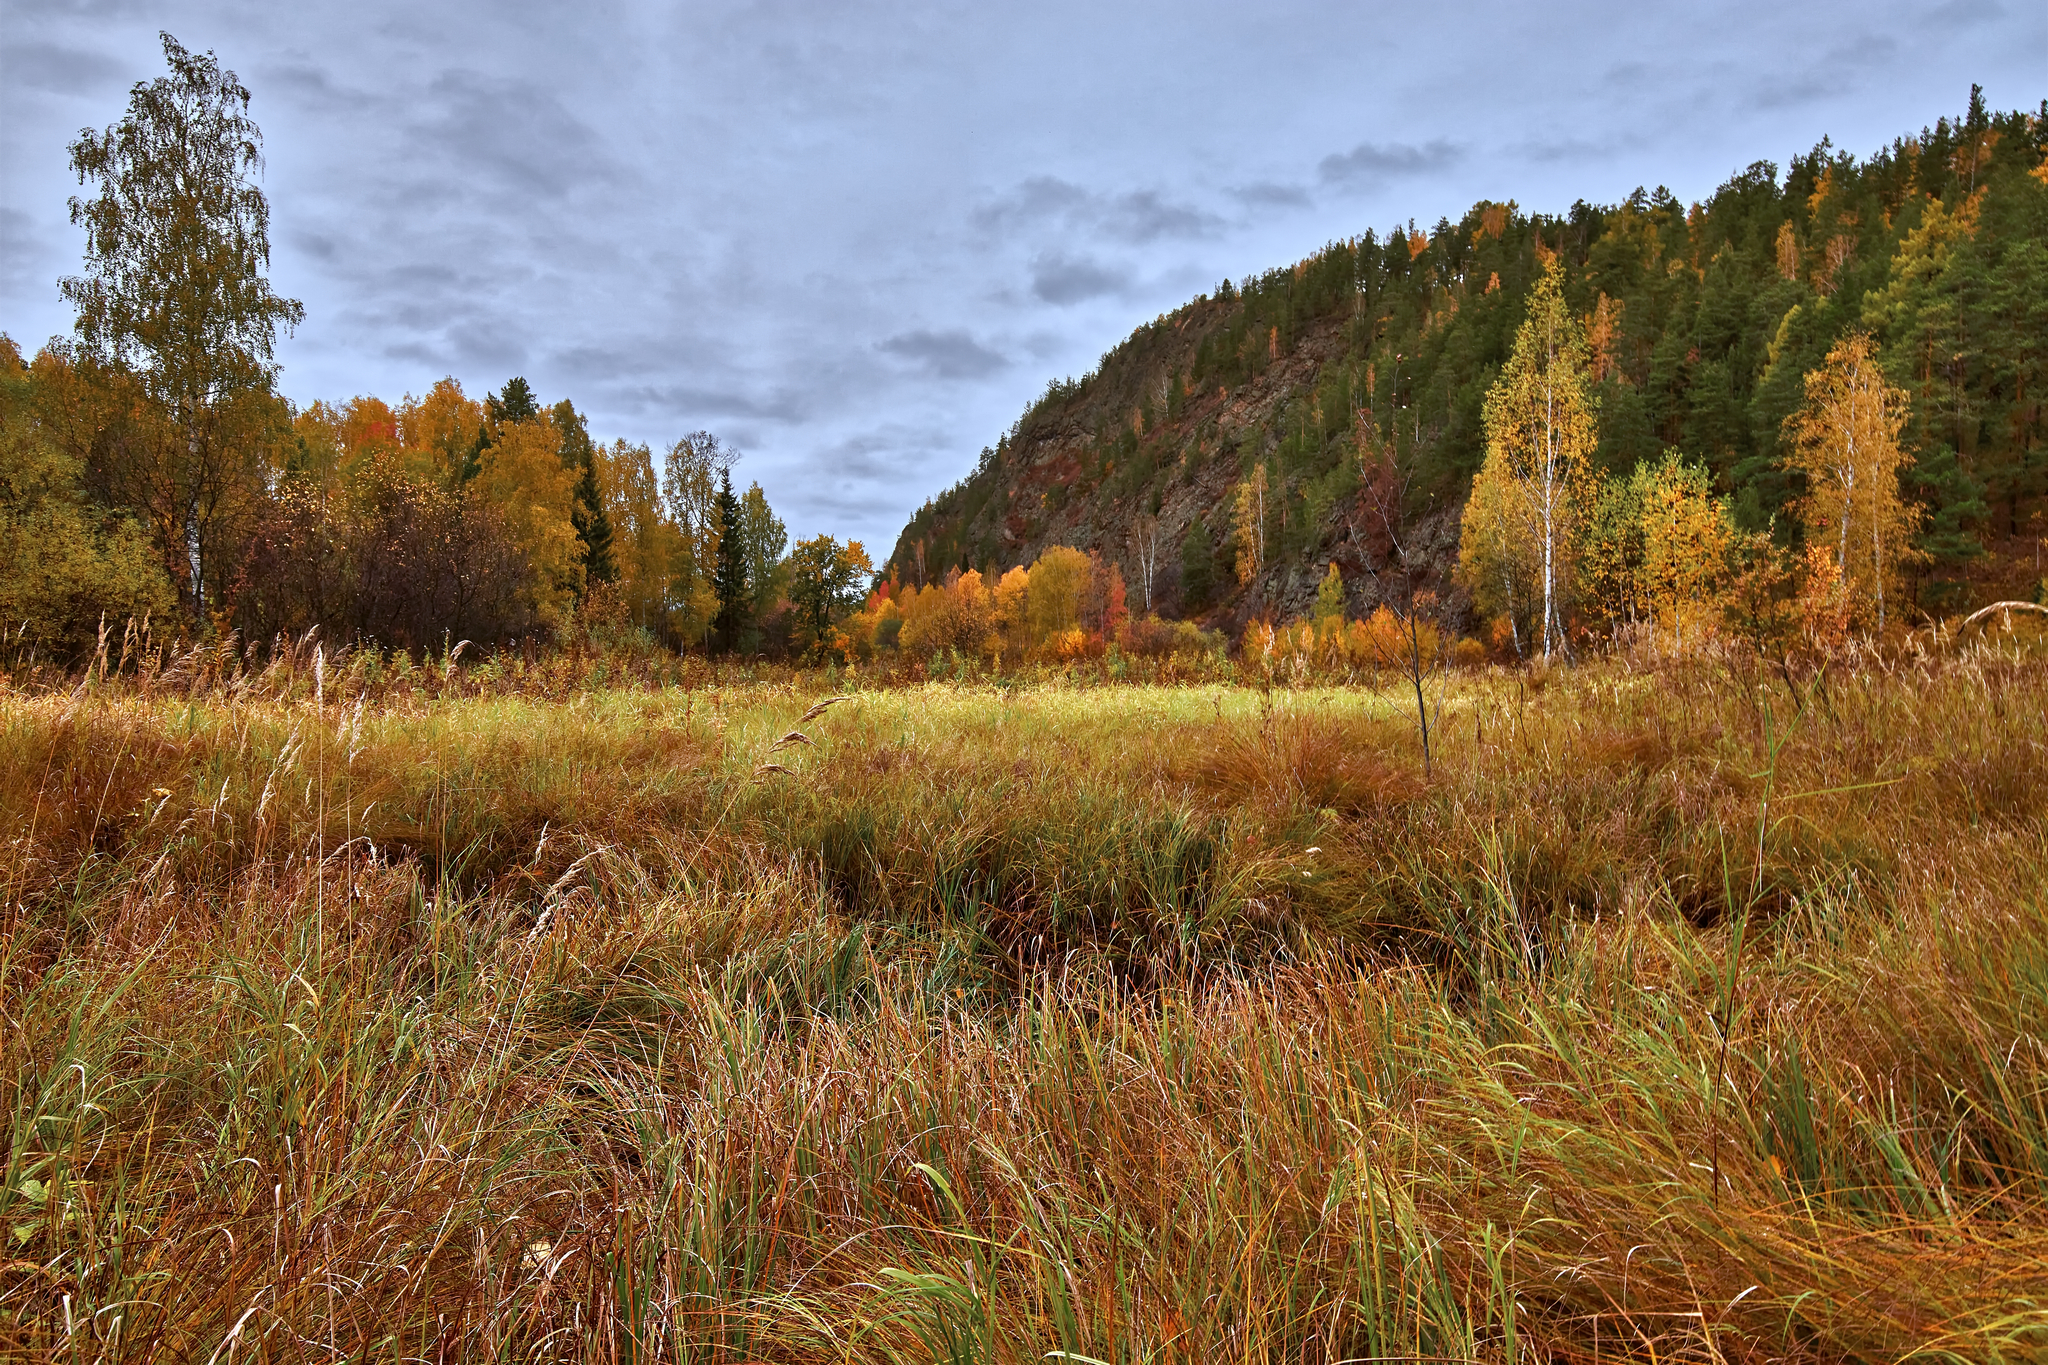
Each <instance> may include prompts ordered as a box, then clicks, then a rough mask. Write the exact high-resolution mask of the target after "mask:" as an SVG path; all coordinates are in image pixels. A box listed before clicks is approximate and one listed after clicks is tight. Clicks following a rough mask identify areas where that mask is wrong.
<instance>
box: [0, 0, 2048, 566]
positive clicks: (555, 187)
mask: <svg viewBox="0 0 2048 1365" xmlns="http://www.w3.org/2000/svg"><path fill="white" fill-rule="evenodd" d="M160 30H167V31H169V32H170V33H172V34H173V35H174V36H175V37H177V39H178V40H179V41H180V42H182V43H183V44H184V45H185V46H186V47H188V48H190V49H193V50H195V51H196V50H206V49H210V50H212V51H213V52H215V53H216V54H217V55H218V56H219V58H220V60H221V61H222V63H223V64H224V65H226V66H227V67H229V68H231V69H232V70H234V71H235V72H236V73H237V74H238V75H239V76H240V77H241V79H242V81H243V83H244V84H245V85H246V86H248V88H249V89H250V91H251V92H252V93H253V96H254V99H253V102H252V104H251V113H252V115H253V116H254V118H255V119H256V121H257V122H258V123H259V124H260V125H261V127H262V129H263V134H264V143H265V146H264V151H265V156H266V163H267V164H266V169H265V172H264V177H263V180H262V186H263V189H264V190H265V192H266V193H267V195H268V196H269V200H270V206H271V233H272V258H271V280H272V285H273V287H274V288H275V289H276V290H277V291H278V292H279V293H281V294H284V295H287V296H290V297H294V298H298V299H301V300H303V301H304V302H305V305H306V318H305V322H304V324H303V326H301V327H300V328H299V329H298V331H297V333H296V334H295V335H294V336H292V337H291V338H289V339H288V340H285V341H284V342H282V344H281V345H280V347H279V359H280V361H281V362H282V366H283V368H282V372H281V376H280V384H281V387H282V388H283V390H284V392H285V393H286V394H287V395H288V396H289V397H290V398H291V399H292V400H293V401H294V402H296V403H300V404H306V403H310V402H312V401H313V400H315V399H323V398H324V399H327V400H330V401H338V400H343V399H347V398H349V397H351V396H354V395H356V394H365V393H367V394H375V395H377V396H379V397H381V398H384V399H386V400H387V401H392V402H396V401H397V400H398V399H400V398H401V397H402V396H403V395H404V394H406V393H407V392H412V393H424V392H425V391H426V390H427V388H428V387H430V386H431V385H432V384H433V383H434V382H435V381H436V380H438V379H440V378H441V377H443V376H444V375H453V376H454V377H455V378H456V379H458V380H460V381H461V383H462V385H463V386H464V388H465V389H466V390H467V391H468V392H469V393H471V394H472V395H473V396H477V397H481V396H483V394H484V393H485V392H486V391H487V390H495V389H498V388H500V387H501V386H502V385H503V384H504V382H505V380H506V379H508V378H510V377H511V376H513V375H522V376H524V377H525V378H526V379H527V380H528V382H529V383H531V384H532V386H533V387H534V389H535V390H536V392H537V393H538V394H539V395H540V397H541V398H542V400H543V401H546V402H553V401H555V400H557V399H559V398H562V397H568V398H571V399H573V400H574V401H575V403H576V405H577V407H578V409H579V410H581V411H583V412H584V413H586V414H587V415H588V416H589V419H590V427H591V434H592V435H593V436H596V437H597V438H598V439H600V440H605V441H609V440H611V439H614V438H624V439H627V440H631V441H645V442H647V443H649V444H651V445H653V446H654V447H655V448H656V450H657V452H658V451H659V450H660V449H661V448H662V447H664V446H666V445H667V444H668V443H669V442H671V441H673V440H675V439H676V438H677V437H679V436H681V435H683V434H684V433H686V432H690V431H695V430H699V429H709V430H711V431H713V432H716V433H717V434H718V435H719V436H721V437H722V438H723V439H725V440H726V441H727V442H729V443H731V444H734V445H737V446H738V447H739V448H740V449H741V450H742V451H743V452H745V456H744V459H743V460H742V462H741V464H740V466H739V468H738V470H737V471H736V473H737V475H738V477H739V478H740V479H741V480H742V481H744V480H748V479H754V480H758V481H759V482H760V483H761V485H762V487H763V488H764V490H765V491H766V492H767V494H768V498H769V501H770V503H771V504H772V505H773V506H774V507H775V509H776V510H777V512H778V513H780V514H781V515H782V517H783V518H784V520H785V521H786V522H787V523H788V526H789V529H790V531H791V532H792V534H793V535H796V536H809V535H814V534H817V533H819V532H830V533H832V534H834V535H837V536H839V537H841V538H842V539H845V538H854V539H860V540H863V541H865V542H866V543H867V545H868V547H869V549H870V550H871V551H872V552H874V553H875V554H876V556H877V558H880V557H881V556H884V555H886V554H887V553H888V550H889V547H890V546H892V545H893V544H894V541H895V537H896V534H897V532H898V531H899V530H900V529H901V528H902V525H903V523H904V522H905V521H906V520H907V519H908V517H909V516H910V514H911V513H912V512H913V511H915V509H916V508H917V506H918V505H919V504H920V503H922V502H924V501H925V500H926V499H927V498H929V497H930V496H932V495H933V494H935V493H937V492H939V491H940V490H941V489H943V488H945V487H946V486H947V485H949V484H951V483H953V482H954V481H955V480H957V479H958V478H960V477H961V476H962V475H964V474H966V473H967V472H969V471H970V470H971V469H972V468H973V466H974V462H975V459H976V457H977V455H978V454H979V452H980V450H981V448H982V447H983V446H985V445H991V444H994V442H995V441H996V439H997V438H998V437H999V436H1000V435H1001V434H1002V433H1003V432H1004V431H1005V430H1007V429H1008V427H1009V426H1010V424H1011V423H1012V422H1014V421H1015V420H1016V418H1017V416H1018V415H1019V414H1020V413H1021V412H1022V411H1023V410H1024V408H1025V407H1026V406H1028V405H1029V403H1030V402H1031V401H1032V400H1033V399H1034V398H1035V397H1036V396H1037V395H1038V394H1039V393H1041V392H1042V391H1043V390H1044V388H1045V386H1046V383H1047V381H1048V380H1050V379H1053V378H1056V377H1061V376H1066V375H1079V374H1082V373H1084V372H1086V371H1087V370H1089V369H1090V368H1092V367H1093V366H1094V364H1095V362H1096V360H1097V359H1098V358H1099V357H1100V356H1101V355H1102V353H1103V352H1104V351H1106V350H1108V349H1109V348H1110V347H1112V346H1114V345H1115V344H1116V343H1117V342H1118V341H1119V340H1121V339H1122V338H1123V337H1124V336H1125V335H1126V334H1127V333H1129V331H1130V330H1131V329H1132V328H1133V327H1135V326H1137V325H1139V324H1140V323H1143V322H1146V321H1149V320H1151V319H1152V318H1153V317H1155V316H1157V315H1158V314H1160V313H1163V312H1167V311H1170V310H1171V309H1173V308H1174V307H1176V306H1177V305H1179V304H1181V303H1183V302H1185V301H1186V300H1188V299H1189V298H1191V297H1193V296H1194V295H1195V294H1197V293H1201V292H1205V291H1208V290H1212V289H1213V288H1214V287H1215V286H1216V284H1217V283H1218V282H1219V281H1221V280H1223V279H1225V278H1239V277H1242V276H1243V275H1246V274H1250V273H1256V272H1258V271H1261V270H1265V269H1269V268H1272V267H1275V266H1284V265H1288V264H1291V263H1293V262H1294V261H1296V260H1298V259H1300V258H1302V257H1304V256H1306V255H1308V254H1309V253H1311V252H1313V251H1314V250H1316V249H1317V248H1318V247H1320V246H1321V245H1323V244H1324V243H1325V242H1328V241H1331V240H1334V239H1338V238H1344V237H1350V236H1355V235H1358V234H1361V233H1363V232H1364V231H1365V230H1366V229H1367V228H1373V229H1376V230H1378V231H1380V232H1382V233H1384V232H1386V231H1387V230H1388V229H1389V228H1391V227H1393V226H1395V225H1397V224H1402V223H1405V222H1407V221H1408V220H1410V219H1413V220H1416V221H1417V222H1418V223H1419V224H1421V225H1422V226H1423V227H1424V228H1425V229H1426V228H1427V227H1428V225H1430V224H1433V223H1434V222H1436V220H1437V219H1438V218H1439V217H1443V216H1448V217H1450V218H1452V219H1456V218H1457V217H1458V216H1459V215H1460V214H1462V213H1463V211H1464V210H1465V209H1466V208H1467V207H1469V206H1470V205H1471V204H1472V203H1473V202H1474V201H1476V200H1478V199H1482V198H1486V199H1497V200H1505V199H1511V200H1514V201H1515V202H1517V203H1519V204H1520V205H1521V206H1522V207H1523V208H1524V209H1527V210H1530V211H1537V212H1561V211H1563V210H1565V209H1567V208H1569V206H1570V205H1571V204H1572V202H1573V201H1574V200H1577V199H1582V198H1583V199H1586V200H1588V201H1591V202H1594V203H1612V202H1615V201H1617V200H1619V199H1622V198H1624V197H1626V196H1627V195H1628V193H1629V192H1630V191H1631V190H1633V189H1634V188H1635V187H1637V186H1638V185H1641V186H1646V187H1650V188H1654V187H1656V186H1657V185H1660V184H1661V185H1665V186H1668V187H1669V188H1670V189H1671V190H1672V192H1674V193H1675V194H1677V195H1678V196H1679V197H1680V198H1681V199H1683V200H1687V201H1691V200H1694V199H1698V198H1702V197H1704V196H1706V195H1708V194H1710V193H1711V192H1712V190H1713V189H1714V187H1715V186H1716V185H1717V184H1719V183H1721V182H1722V181H1723V180H1725V179H1726V178H1727V177H1728V176H1729V175H1730V174H1731V173H1733V172H1735V171H1737V170H1739V169H1741V168H1742V167H1745V166H1747V165H1749V164H1750V163H1752V162H1754V161H1758V160H1763V159H1768V160H1772V161H1775V162H1777V163H1778V164H1780V165H1781V166H1782V165H1783V164H1784V163H1785V162H1786V161H1787V160H1788V159H1789V158H1790V157H1791V156H1793V155H1795V154H1798V153H1802V152H1805V151H1807V150H1809V149H1811V148H1812V147H1813V146H1814V144H1815V143H1817V142H1818V141H1819V140H1820V139H1821V138H1822V137H1823V136H1829V137H1832V139H1833V140H1834V143H1835V145H1836V146H1838V147H1841V148H1845V149H1847V150H1849V151H1852V152H1856V153H1858V154H1864V153H1868V152H1870V151H1872V150H1875V149H1876V148H1878V147H1880V146H1882V145H1884V144H1886V143H1888V142H1890V141H1891V139H1892V138H1894V137H1896V136H1899V135H1900V134H1904V133H1908V132H1912V131H1915V130H1917V129H1919V128H1921V127H1923V126H1925V125H1927V124H1931V123H1932V122H1933V121H1934V120H1935V119H1936V118H1938V117H1940V116H1942V115H1944V114H1948V115H1955V114H1958V113H1960V112H1961V110H1962V109H1963V107H1964V104H1965V103H1966V101H1967V99H1968V95H1969V88H1970V84H1971V82H1973V81H1975V82H1978V83H1981V84H1982V85H1983V86H1984V89H1985V95H1986V98H1987V99H1988V100H1989V101H1990V102H1991V104H1992V106H1993V107H1994V108H2000V109H2012V108H2022V107H2024V108H2034V107H2036V106H2037V105H2038V104H2039V103H2040V102H2041V100H2042V99H2043V98H2044V97H2048V5H2044V4H2043V3H2041V0H1945V2H1937V0H1913V2H1912V3H1894V2H1893V0H1859V2H1858V3H1792V4H1788V3H1785V2H1784V0H1769V2H1767V3H1754V2H1752V0H1735V2H1733V3H1713V2H1712V0H1698V2H1696V3H1691V4H1686V5H1663V4H1645V3H1642V2H1641V0H1634V2H1633V3H1582V2H1580V0H1553V3H1547V4H1543V5H1531V4H1527V3H1518V4H1505V3H1478V2H1477V0H1438V3H1435V4H1430V5H1405V6H1399V5H1388V4H1378V5H1356V4H1354V5H1339V4H1314V3H1289V0H1267V3H1263V4H1254V5H1247V4H1243V3H1230V4H1224V3H1210V0H1176V3H1172V4H1164V3H1130V4H1106V3H1102V2H1101V0H1096V2H1095V3H1088V4H1077V3H1066V2H1065V0H1038V2H1037V3H1030V4H998V3H981V4H970V3H932V2H930V0H889V2H888V3H870V2H869V0H838V2H837V3H830V4H827V3H820V2H818V0H812V2H811V3H791V2H788V0H763V2H762V3H726V2H724V0H701V2H700V3H690V4H680V5H661V4H648V3H622V2H621V0H585V3H582V4H578V5H563V4H538V3H494V4H483V3H475V0H451V2H450V3H442V4H425V3H421V0H407V2H404V3H391V2H390V0H352V2H351V3H349V4H346V5H340V4H326V3H294V4H289V5H280V4H276V3H260V4H250V3H236V2H234V0H184V2H180V3H146V2H145V0H0V331H4V332H6V333H8V334H9V335H11V336H13V337H14V338H15V339H16V340H17V341H18V342H20V343H21V344H22V345H23V347H24V349H31V350H32V349H33V348H34V347H35V346H37V345H39V344H41V342H42V341H43V340H44V339H45V338H47V337H50V336H52V335H59V334H68V333H69V331H70V328H71V316H70V313H69V312H68V310H67V309H66V307H65V305H64V303H63V300H62V298H61V297H60V295H59V293H58V289H57V281H58V279H59V278H60V277H61V276H63V275H66V274H73V273H76V272H77V271H78V270H79V269H80V265H81V250H82V244H83V237H82V234H81V232H80V230H79V229H78V228H76V227H74V226H72V225H71V223H70V220H69V213H68V210H67V207H66V202H67V199H68V197H69V196H71V195H73V194H76V193H79V192H80V190H79V186H78V184H77V181H76V179H75V178H74V177H73V176H72V174H71V172H70V170H69V167H68V164H67V150H66V148H67V145H68V143H69V142H70V141H71V140H72V139H73V138H75V137H76V136H77V135H78V132H79V130H80V129H82V128H86V127H103V126H105V125H108V124H111V123H113V122H115V121H116V120H118V119H119V118H120V116H121V114H122V112H123V110H124V108H125V106H126V97H127V91H128V89H129V87H130V86H131V85H132V84H133V83H134V82H136V81H138V80H146V79H150V78H153V77H155V76H157V75H160V74H162V73H163V71H164V69H165V68H164V63H163V58H162V53H161V48H160V46H159V44H158V40H157V33H158V32H159V31H160Z"/></svg>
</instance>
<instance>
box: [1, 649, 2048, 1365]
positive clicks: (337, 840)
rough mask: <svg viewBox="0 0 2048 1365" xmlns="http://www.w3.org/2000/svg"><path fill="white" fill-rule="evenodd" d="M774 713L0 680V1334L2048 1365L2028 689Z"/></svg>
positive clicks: (2046, 1176) (752, 696)
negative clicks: (31, 689)
mask: <svg viewBox="0 0 2048 1365" xmlns="http://www.w3.org/2000/svg"><path fill="white" fill-rule="evenodd" d="M695 681H696V682H698V683H699V684H705V680H704V679H702V678H697V679H696V680H695ZM828 686H834V687H837V688H838V689H839V690H842V691H843V690H844V684H843V683H842V684H830V683H828V682H827V680H824V679H812V680H805V679H802V678H794V679H788V680H783V681H775V682H736V683H729V684H728V685H725V686H715V685H708V684H705V685H698V686H695V687H692V688H689V689H684V688H679V687H663V688H644V687H643V688H637V689H631V690H608V691H602V690H601V691H590V692H578V693H574V694H571V695H568V696H566V697H557V698H555V699H535V698H529V697H523V696H520V695H515V694H511V693H509V692H501V693H496V694H488V695H480V696H467V697H449V698H440V699H434V698H427V697H422V696H417V695H413V694H410V693H406V694H397V693H394V694H391V695H388V696H382V697H381V698H380V699H374V700H369V701H360V700H358V699H356V698H354V697H352V696H351V695H349V694H348V693H347V692H346V691H345V690H344V689H342V688H341V687H339V686H333V685H330V683H329V682H327V681H325V680H323V681H322V682H321V683H320V684H319V686H318V695H317V696H316V695H315V685H314V683H313V680H312V678H311V675H310V672H309V671H307V670H303V669H301V670H299V672H298V673H297V674H296V675H293V676H286V677H283V678H282V680H280V678H279V677H277V676H275V675H273V676H272V677H269V678H267V679H265V680H264V681H263V685H262V686H251V687H239V688H238V687H229V686H208V687H199V688H193V687H187V688H180V689H171V688H168V687H164V686H150V685H145V684H144V683H137V682H131V681H128V680H124V679H117V680H116V681H114V682H112V683H107V682H104V681H101V682H92V681H90V680H89V681H88V682H86V683H83V684H80V685H79V686H78V687H77V688H76V689H75V690H70V691H49V692H40V693H34V694H31V693H24V692H21V691H13V692H0V840H4V844H0V898H4V899H0V933H4V938H0V1153H4V1171H0V1355H5V1356H8V1357H10V1358H42V1357H51V1358H55V1359H60V1360H78V1361H89V1360H96V1359H110V1360H114V1359H118V1360H161V1361H193V1362H207V1361H216V1362H225V1361H228V1360H246V1361H253V1360H258V1359H266V1360H319V1361H325V1360H342V1359H347V1360H366V1361H368V1360H379V1361H384V1360H388V1361H402V1360H436V1361H439V1360H455V1359H465V1360H469V1359H476V1360H481V1359H505V1360H513V1359H574V1358H584V1359H605V1360H620V1361H624V1360H632V1361H658V1360H688V1361H730V1362H742V1361H755V1360H760V1361H820V1362H822V1361H945V1362H968V1361H1016V1362H1024V1361H1040V1360H1053V1361H1060V1360H1066V1361H1101V1362H1118V1363H1121V1362H1138V1361H1209V1360H1228V1361H1240V1360H1241V1361H1254V1360H1256V1361H1273V1362H1280V1361H1286V1362H1300V1365H1335V1363H1336V1362H1338V1361H1345V1360H1351V1361H1357V1360H1378V1361H1395V1360H1454V1361H1464V1360H1485V1361H1503V1362H1507V1361H1521V1360H1532V1361H1534V1360H1557V1361H1582V1360H1583V1361H1593V1360H1616V1361H1619V1360H1644V1361H1651V1360H1655V1361H1675V1360H1700V1361H1766V1360H1796V1361H1894V1360H1904V1359H1908V1358H1913V1359H1927V1360H1952V1361H1973V1362H1975V1361H2014V1362H2017V1361H2023V1360H2039V1359H2042V1358H2043V1357H2044V1356H2048V879H2044V875H2043V868H2044V866H2048V721H2044V715H2048V662H2044V661H2043V659H2042V657H2041V656H2040V655H2039V654H2038V653H2034V652H2028V651H2027V650H2025V649H2022V648H2020V647H2018V646H2013V645H2010V644H2005V645H2000V644H1998V643H1995V642H1994V643H1993V644H1991V645H1988V646H1981V647H1972V648H1970V649H1968V650H1960V651H1957V650H1951V651H1947V652H1943V653H1940V654H1936V655H1932V656H1929V657H1910V656H1908V657H1900V656H1887V657H1884V658H1876V657H1872V658H1867V659H1862V660H1858V661H1852V662H1849V663H1844V664H1840V665H1838V666H1836V667H1835V668H1833V669H1831V670H1829V671H1828V672H1826V673H1825V674H1823V675H1822V676H1820V677H1818V678H1813V677H1792V678H1789V679H1788V678H1786V677H1784V676H1779V675H1771V674H1767V673H1760V672H1751V671H1749V670H1746V669H1745V668H1744V667H1743V666H1742V665H1741V664H1740V663H1739V662H1729V661H1721V662H1703V663H1690V664H1682V665H1680V664H1671V665H1662V666H1650V665H1645V664H1641V663H1629V662H1626V661H1620V660H1615V661H1607V662H1599V663H1593V664H1589V665H1586V666H1584V667H1581V668H1578V669H1575V670H1571V671H1568V672H1561V673H1556V674H1552V675H1550V676H1549V677H1548V678H1547V679H1544V678H1541V677H1533V678H1532V677H1527V676H1522V675H1517V674H1507V673H1498V672H1496V673H1491V674H1476V675H1470V676H1462V677H1459V678H1456V679H1454V680H1452V681H1451V682H1450V683H1448V684H1447V686H1446V688H1445V691H1444V695H1443V697H1442V709H1441V712H1440V714H1439V715H1438V716H1437V717H1436V724H1435V727H1434V740H1435V743H1434V746H1433V747H1434V752H1433V754H1432V755H1431V760H1432V761H1431V762H1430V764H1429V765H1428V766H1427V767H1425V765H1424V762H1423V755H1422V752H1421V749H1420V746H1419V744H1418V742H1417V739H1416V735H1415V730H1414V726H1413V725H1412V723H1411V722H1410V720H1409V719H1406V718H1404V714H1403V713H1402V712H1401V710H1400V709H1399V705H1398V701H1397V700H1396V699H1397V698H1398V695H1399V694H1398V693H1397V692H1396V691H1395V690H1394V689H1393V688H1392V687H1389V688H1388V689H1387V691H1386V692H1385V693H1384V694H1377V693H1374V692H1372V691H1370V690H1366V689H1331V690H1322V691H1316V690H1303V691H1274V692H1270V693H1266V692H1261V691H1257V690H1252V689H1244V688H1230V687H1223V686H1183V687H1140V686H1123V687H1076V686H1068V685H1062V684H1060V683H1058V682H1056V681H1039V682H1034V683H1031V684H1028V685H1007V684H999V683H990V684H986V685H981V684H973V683H945V684H941V683H932V684H926V685H921V686H910V687H895V688H889V689H877V690H859V689H855V690H853V691H852V692H851V693H850V695H848V696H847V697H846V699H844V700H841V701H838V702H836V703H835V704H833V705H831V706H829V707H826V708H825V709H823V710H819V709H818V708H817V706H816V705H814V704H816V703H820V702H821V701H822V700H823V699H824V697H825V695H826V693H825V691H824V689H825V688H826V687H828Z"/></svg>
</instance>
